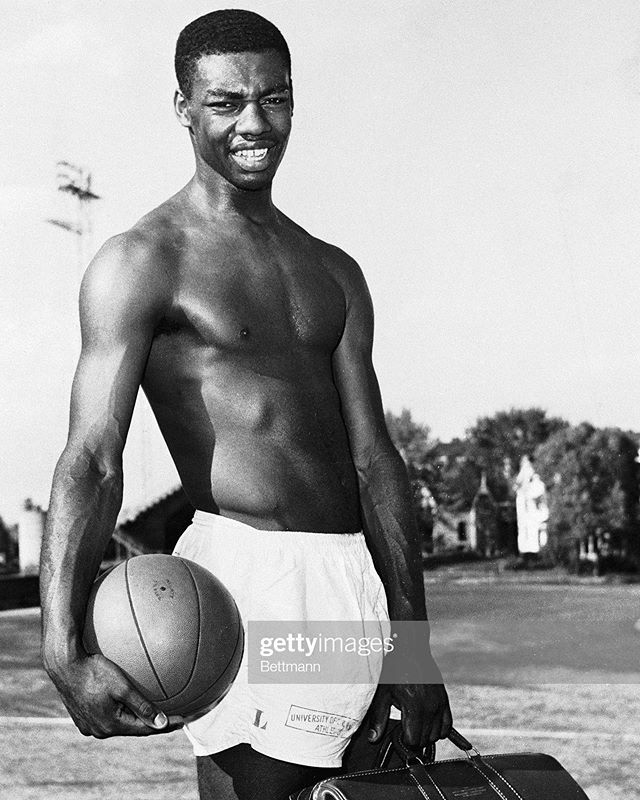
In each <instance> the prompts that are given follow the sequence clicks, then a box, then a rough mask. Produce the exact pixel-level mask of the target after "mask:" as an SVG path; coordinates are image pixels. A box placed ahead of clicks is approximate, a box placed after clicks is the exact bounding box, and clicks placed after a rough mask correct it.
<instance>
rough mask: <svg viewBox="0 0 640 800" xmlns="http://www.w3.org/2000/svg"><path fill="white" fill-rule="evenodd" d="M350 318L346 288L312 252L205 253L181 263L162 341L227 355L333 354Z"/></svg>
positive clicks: (249, 246)
mask: <svg viewBox="0 0 640 800" xmlns="http://www.w3.org/2000/svg"><path fill="white" fill-rule="evenodd" d="M344 317H345V302H344V295H343V292H342V289H341V288H340V286H339V285H338V284H337V282H336V281H335V280H334V279H333V277H332V275H331V272H330V270H329V269H327V266H326V264H325V262H324V261H323V259H322V257H321V255H320V254H319V253H318V252H316V251H315V250H314V248H312V247H303V248H300V247H298V248H293V247H291V246H279V247H274V246H261V243H260V242H257V243H256V242H247V243H243V244H242V246H239V247H238V246H236V247H231V246H218V247H216V248H211V247H202V248H197V249H195V250H194V251H193V252H192V253H190V254H189V256H188V257H187V258H186V259H184V260H183V263H182V265H181V269H180V274H179V280H178V282H177V286H176V292H175V298H174V303H173V306H172V308H171V309H170V310H169V312H168V313H167V315H166V317H165V319H163V320H162V322H161V323H160V325H159V327H158V330H157V332H156V341H158V343H159V344H162V345H163V346H167V345H170V344H171V343H172V342H175V341H182V343H183V344H184V343H191V345H192V346H195V345H200V346H203V347H206V348H208V349H210V351H211V352H213V353H217V354H219V355H221V356H224V355H231V356H233V355H235V354H238V355H240V354H246V355H252V354H253V355H274V356H276V355H277V356H279V357H282V356H286V354H287V353H291V352H293V351H301V350H309V351H312V350H321V351H328V352H331V351H333V349H334V348H335V347H336V345H337V343H338V341H339V339H340V336H341V334H342V329H343V325H344ZM163 337H165V338H164V339H163Z"/></svg>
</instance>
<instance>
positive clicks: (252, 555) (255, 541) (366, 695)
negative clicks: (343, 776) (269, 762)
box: [174, 511, 389, 767]
mask: <svg viewBox="0 0 640 800" xmlns="http://www.w3.org/2000/svg"><path fill="white" fill-rule="evenodd" d="M174 555H179V556H183V557H184V558H189V559H191V560H192V561H196V562H198V563H199V564H202V566H204V567H206V568H207V569H209V570H210V571H211V572H213V573H214V575H216V576H217V577H218V578H220V580H221V581H222V582H223V583H224V584H225V585H226V587H227V588H228V589H229V591H230V592H231V594H232V595H233V597H234V598H235V601H236V603H237V605H238V608H239V610H240V614H241V616H242V620H243V622H244V625H245V630H246V627H247V623H248V622H249V621H253V620H269V621H280V620H282V621H284V620H310V621H315V620H318V621H324V620H331V621H336V620H337V621H351V620H372V621H377V622H378V623H379V631H378V634H377V635H379V636H381V637H384V636H388V634H389V616H388V612H387V601H386V596H385V592H384V588H383V586H382V582H381V581H380V578H379V577H378V574H377V573H376V571H375V569H374V566H373V562H372V560H371V555H370V553H369V551H368V550H367V547H366V544H365V539H364V535H363V534H362V533H306V532H296V531H264V530H258V529H256V528H252V527H250V526H249V525H245V524H244V523H242V522H238V521H237V520H232V519H229V518H227V517H221V516H219V515H218V514H210V513H207V512H204V511H196V513H195V516H194V518H193V523H192V524H191V525H190V526H189V527H188V528H187V530H186V531H185V532H184V533H183V535H182V536H181V537H180V540H179V541H178V543H177V545H176V548H175V550H174ZM369 632H370V630H369ZM246 656H247V649H246V647H245V655H244V657H243V659H242V663H241V666H240V671H239V673H238V676H237V678H236V680H235V682H234V684H233V686H232V687H231V689H230V691H229V693H228V694H227V695H226V697H225V698H224V699H223V700H222V701H221V702H220V703H219V704H218V705H217V706H216V707H215V708H214V709H213V710H212V711H210V712H208V713H207V714H205V715H204V716H203V717H201V718H200V719H197V720H195V721H194V722H191V723H189V724H187V725H185V732H186V734H187V736H188V737H189V739H190V741H191V743H192V745H193V751H194V753H195V755H197V756H204V755H209V754H211V753H217V752H219V751H221V750H225V749H227V748H228V747H233V746H234V745H237V744H241V743H243V742H245V743H247V744H250V745H251V747H253V748H254V749H255V750H257V751H258V752H259V753H263V754H264V755H267V756H271V757H272V758H277V759H280V760H282V761H288V762H291V763H295V764H304V765H307V766H313V767H339V766H341V765H342V755H343V753H344V751H345V749H346V747H347V745H348V743H349V740H350V739H351V736H352V735H353V734H354V733H355V731H356V730H357V728H358V727H359V725H360V723H361V722H362V720H363V719H364V716H365V714H366V712H367V710H368V708H369V705H370V704H371V700H372V698H373V694H374V692H375V690H376V685H377V681H378V679H379V677H380V670H381V667H382V656H381V655H380V654H379V653H372V654H371V656H370V657H369V658H370V665H369V674H371V675H372V679H373V682H372V683H357V684H355V683H352V684H335V683H333V684H319V683H304V684H301V683H298V684H281V683H280V684H273V683H267V684H263V683H260V684H258V683H251V684H250V683H249V682H248V670H247V658H246ZM318 721H320V723H321V724H318Z"/></svg>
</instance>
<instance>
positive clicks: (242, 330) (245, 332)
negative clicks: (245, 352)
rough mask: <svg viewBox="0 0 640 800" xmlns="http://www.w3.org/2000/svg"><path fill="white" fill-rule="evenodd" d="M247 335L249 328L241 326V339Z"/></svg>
mask: <svg viewBox="0 0 640 800" xmlns="http://www.w3.org/2000/svg"><path fill="white" fill-rule="evenodd" d="M248 335H249V328H242V329H241V330H240V337H241V338H242V339H246V338H247V336H248Z"/></svg>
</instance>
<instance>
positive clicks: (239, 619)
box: [167, 602, 243, 706]
mask: <svg viewBox="0 0 640 800" xmlns="http://www.w3.org/2000/svg"><path fill="white" fill-rule="evenodd" d="M234 606H235V609H236V614H237V618H238V633H237V634H236V644H235V647H234V649H233V653H232V655H231V656H230V657H229V660H228V661H227V663H226V664H225V666H224V667H223V668H222V670H221V671H220V672H219V674H218V675H217V676H216V679H215V680H214V681H212V683H211V685H213V684H214V683H217V682H218V681H219V680H221V679H222V678H224V676H225V675H226V673H227V671H228V670H229V667H230V666H231V663H232V661H233V659H234V656H235V654H236V652H237V650H238V642H239V641H240V637H241V636H242V634H243V630H242V619H241V617H240V611H239V609H238V606H237V605H236V603H235V602H234ZM210 688H211V686H208V687H207V688H206V689H204V690H203V691H202V692H200V694H199V695H197V696H196V697H193V698H192V699H191V700H190V701H189V704H188V705H189V706H192V705H193V704H194V703H197V702H198V700H199V699H200V698H201V697H204V695H205V694H206V693H207V692H208V691H209V689H210ZM182 691H184V689H182ZM178 694H180V692H178V693H176V694H174V695H171V697H168V698H167V699H168V700H173V699H174V698H175V697H177V696H178Z"/></svg>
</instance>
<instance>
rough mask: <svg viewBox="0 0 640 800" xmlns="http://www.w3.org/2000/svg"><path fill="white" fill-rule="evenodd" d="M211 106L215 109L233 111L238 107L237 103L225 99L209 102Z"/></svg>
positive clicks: (208, 104)
mask: <svg viewBox="0 0 640 800" xmlns="http://www.w3.org/2000/svg"><path fill="white" fill-rule="evenodd" d="M207 106H208V107H209V108H212V109H213V110H214V111H233V110H234V109H236V108H238V104H237V103H230V102H227V101H225V100H217V101H216V102H215V103H207Z"/></svg>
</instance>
